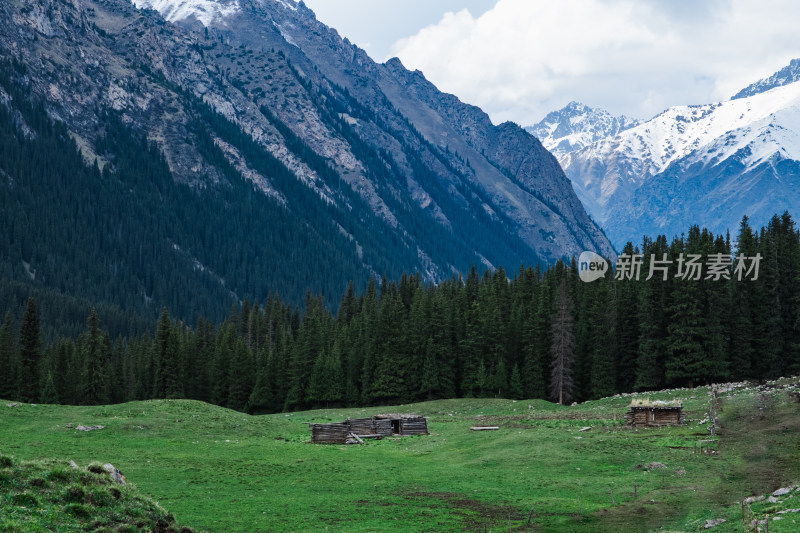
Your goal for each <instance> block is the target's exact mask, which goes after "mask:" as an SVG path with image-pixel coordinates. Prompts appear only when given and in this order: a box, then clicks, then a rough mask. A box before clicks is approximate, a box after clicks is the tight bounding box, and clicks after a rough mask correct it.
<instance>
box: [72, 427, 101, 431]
mask: <svg viewBox="0 0 800 533" xmlns="http://www.w3.org/2000/svg"><path fill="white" fill-rule="evenodd" d="M105 428H106V427H105V426H78V427H76V428H75V429H77V430H78V431H95V430H97V429H105Z"/></svg>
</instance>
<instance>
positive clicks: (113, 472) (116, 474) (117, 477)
mask: <svg viewBox="0 0 800 533" xmlns="http://www.w3.org/2000/svg"><path fill="white" fill-rule="evenodd" d="M103 468H104V469H105V471H106V472H108V475H109V476H111V479H113V480H114V481H116V482H117V483H119V484H120V485H125V484H126V483H125V476H123V475H122V472H120V471H119V470H117V469H116V468H114V465H112V464H111V463H106V464H104V465H103Z"/></svg>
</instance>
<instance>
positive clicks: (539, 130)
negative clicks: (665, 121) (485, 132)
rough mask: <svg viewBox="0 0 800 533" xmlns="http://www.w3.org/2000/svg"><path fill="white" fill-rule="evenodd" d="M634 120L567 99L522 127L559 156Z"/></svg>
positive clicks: (618, 129)
mask: <svg viewBox="0 0 800 533" xmlns="http://www.w3.org/2000/svg"><path fill="white" fill-rule="evenodd" d="M638 124H639V121H638V120H636V119H633V118H630V117H626V116H624V115H619V116H614V115H612V114H611V113H609V112H608V111H605V110H603V109H599V108H596V107H589V106H587V105H585V104H581V103H579V102H570V103H569V104H567V105H566V106H564V107H563V108H561V109H559V110H558V111H552V112H550V113H548V114H547V116H546V117H544V118H543V119H542V120H541V121H540V122H539V123H538V124H535V125H533V126H528V127H527V128H525V129H526V130H527V131H528V132H529V133H531V134H532V135H534V136H535V137H537V138H538V139H539V140H540V141H541V142H542V144H543V145H544V147H545V148H547V149H548V150H550V152H552V153H553V155H555V156H556V157H557V158H559V159H561V158H562V157H564V156H565V155H566V154H568V153H569V152H574V151H575V150H579V149H581V148H583V147H585V146H587V145H589V144H592V143H593V142H596V141H599V140H601V139H605V138H606V137H612V136H614V135H617V134H619V133H621V132H623V131H625V130H627V129H630V128H632V127H634V126H636V125H638Z"/></svg>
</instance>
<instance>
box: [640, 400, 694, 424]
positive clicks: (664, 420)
mask: <svg viewBox="0 0 800 533" xmlns="http://www.w3.org/2000/svg"><path fill="white" fill-rule="evenodd" d="M685 418H686V415H685V414H684V413H683V406H682V405H681V403H680V402H677V401H675V402H662V401H655V402H652V401H649V400H634V401H633V402H631V405H630V408H629V410H628V412H627V413H626V414H625V419H626V420H627V424H628V425H629V426H631V427H661V426H678V425H682V424H683V423H684V422H685Z"/></svg>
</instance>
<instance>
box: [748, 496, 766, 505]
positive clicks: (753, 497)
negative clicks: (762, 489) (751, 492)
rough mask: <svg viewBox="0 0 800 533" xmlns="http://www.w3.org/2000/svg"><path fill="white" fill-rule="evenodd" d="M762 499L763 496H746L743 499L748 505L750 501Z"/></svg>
mask: <svg viewBox="0 0 800 533" xmlns="http://www.w3.org/2000/svg"><path fill="white" fill-rule="evenodd" d="M763 500H764V496H748V497H747V498H745V499H744V504H745V505H750V504H751V503H755V502H760V501H763Z"/></svg>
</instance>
